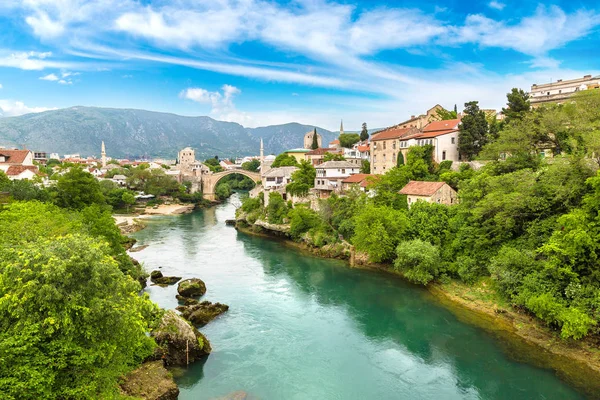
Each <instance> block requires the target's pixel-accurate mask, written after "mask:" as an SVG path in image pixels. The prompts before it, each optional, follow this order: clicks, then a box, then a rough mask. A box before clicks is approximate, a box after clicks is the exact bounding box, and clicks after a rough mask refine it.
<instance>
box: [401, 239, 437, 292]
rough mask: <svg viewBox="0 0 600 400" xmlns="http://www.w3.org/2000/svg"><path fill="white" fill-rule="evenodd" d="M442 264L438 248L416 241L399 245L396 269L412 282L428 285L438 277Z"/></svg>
mask: <svg viewBox="0 0 600 400" xmlns="http://www.w3.org/2000/svg"><path fill="white" fill-rule="evenodd" d="M440 262H441V261H440V252H439V249H438V248H437V247H436V246H434V245H432V244H431V243H428V242H424V241H422V240H420V239H414V240H409V241H406V242H402V243H400V244H399V245H398V247H397V248H396V260H395V261H394V268H395V269H396V270H397V271H401V272H402V273H403V274H404V276H405V277H406V278H408V280H410V281H411V282H414V283H420V284H422V285H427V284H428V283H429V282H431V281H432V280H433V279H434V278H436V277H437V276H438V274H439V272H440V269H441V268H440Z"/></svg>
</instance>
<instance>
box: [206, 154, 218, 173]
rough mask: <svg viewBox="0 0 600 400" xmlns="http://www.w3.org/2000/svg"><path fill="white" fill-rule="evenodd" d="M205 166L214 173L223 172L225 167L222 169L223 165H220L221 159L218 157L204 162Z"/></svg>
mask: <svg viewBox="0 0 600 400" xmlns="http://www.w3.org/2000/svg"><path fill="white" fill-rule="evenodd" d="M204 165H206V166H207V167H208V168H209V169H210V170H211V171H212V172H221V171H223V167H221V164H220V163H219V157H217V156H214V157H213V158H207V159H206V160H204Z"/></svg>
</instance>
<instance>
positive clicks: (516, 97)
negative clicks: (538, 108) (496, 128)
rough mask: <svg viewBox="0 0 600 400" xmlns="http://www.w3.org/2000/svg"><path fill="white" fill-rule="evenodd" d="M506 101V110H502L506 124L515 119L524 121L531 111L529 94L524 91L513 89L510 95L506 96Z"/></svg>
mask: <svg viewBox="0 0 600 400" xmlns="http://www.w3.org/2000/svg"><path fill="white" fill-rule="evenodd" d="M506 99H507V104H506V108H503V109H502V113H503V114H504V116H505V120H504V121H505V122H506V123H508V122H510V121H512V120H515V119H522V118H523V116H524V115H525V114H526V113H528V112H529V111H530V110H531V104H530V103H529V94H528V93H527V92H525V91H524V90H523V89H518V88H512V89H511V91H510V93H507V94H506Z"/></svg>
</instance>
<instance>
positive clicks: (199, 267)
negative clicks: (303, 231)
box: [134, 196, 584, 400]
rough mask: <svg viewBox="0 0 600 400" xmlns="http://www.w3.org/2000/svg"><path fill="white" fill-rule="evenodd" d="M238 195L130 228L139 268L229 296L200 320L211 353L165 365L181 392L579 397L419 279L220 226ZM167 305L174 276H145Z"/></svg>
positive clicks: (288, 397)
mask: <svg viewBox="0 0 600 400" xmlns="http://www.w3.org/2000/svg"><path fill="white" fill-rule="evenodd" d="M236 202H239V199H238V198H237V197H236V196H234V197H233V198H232V200H231V201H229V202H227V203H225V204H222V205H220V206H217V207H213V208H210V209H206V210H200V211H196V212H194V213H192V214H187V215H182V216H174V217H156V218H154V219H152V220H150V222H149V223H148V227H147V228H146V229H144V230H142V231H140V232H137V233H136V234H135V235H134V236H135V237H136V238H137V239H138V245H149V246H148V247H147V248H146V249H144V250H142V251H140V252H137V253H135V254H134V256H135V257H136V258H137V259H138V260H139V261H141V262H143V263H144V266H145V268H146V269H147V270H148V271H150V270H153V269H158V268H159V267H161V270H162V272H163V273H164V274H165V275H176V276H183V277H199V278H201V279H203V280H204V281H205V283H206V286H207V288H208V291H207V293H206V294H205V295H204V297H203V299H206V300H210V301H213V302H222V303H225V304H228V305H229V306H230V310H229V312H227V313H225V314H223V315H221V316H220V317H219V318H217V319H216V320H214V321H212V322H211V323H209V324H208V325H207V326H205V327H204V328H202V329H201V331H202V332H203V333H204V334H205V335H206V336H207V337H208V338H209V340H210V342H211V344H212V347H213V353H212V354H211V355H210V356H209V357H208V358H207V359H206V360H205V361H204V362H199V363H196V364H193V365H191V366H190V367H189V368H188V369H187V370H184V371H180V372H179V373H177V374H176V380H177V383H178V384H179V386H180V389H181V394H180V397H179V398H180V399H182V400H192V399H194V400H202V399H214V398H219V397H221V396H225V395H227V394H229V393H231V392H235V391H244V392H247V393H248V396H249V398H250V399H262V400H270V399H277V400H279V399H282V400H283V399H284V400H293V399H298V400H310V399H315V400H320V399H323V400H334V399H340V400H341V399H343V400H353V399H357V400H358V399H361V400H363V399H378V400H384V399H545V400H550V399H557V400H558V399H560V400H565V399H579V398H584V397H583V395H582V394H580V393H579V392H577V391H576V390H575V389H573V388H572V387H571V386H569V385H568V384H567V383H565V382H563V381H561V380H560V379H559V378H557V377H556V375H555V373H554V372H553V371H551V370H548V369H542V368H538V367H535V366H533V365H531V364H528V363H524V362H518V361H516V359H518V358H519V357H515V356H514V354H513V355H511V352H510V351H507V350H506V346H505V345H504V344H503V343H502V340H500V339H498V338H496V337H494V336H493V335H491V334H489V333H488V332H486V331H484V330H482V329H481V328H478V327H475V326H473V325H469V324H466V323H463V322H461V321H459V320H458V319H457V318H456V317H455V315H454V314H453V313H452V312H450V311H448V310H447V309H446V308H444V307H442V306H441V305H439V304H438V303H437V302H436V301H435V299H433V298H432V296H431V295H430V294H429V293H428V292H427V291H426V290H424V289H422V288H419V287H415V286H412V285H409V284H408V283H406V282H404V281H402V280H400V279H396V278H394V277H391V276H387V275H384V274H380V273H375V272H371V271H364V270H356V269H350V268H349V267H348V266H347V265H346V264H345V263H343V262H339V261H332V260H324V259H319V258H315V257H312V256H309V255H306V254H304V253H301V252H298V251H296V250H294V249H292V248H290V247H286V246H285V245H284V244H282V243H281V242H278V241H275V240H269V239H265V238H260V237H253V236H248V235H245V234H242V233H238V232H237V231H236V230H235V229H234V228H232V227H228V226H226V225H225V220H226V219H228V218H232V217H233V215H234V212H235V207H234V204H235V203H236ZM146 290H147V291H148V292H149V294H150V296H151V298H152V299H153V300H154V301H156V302H157V303H158V304H159V305H160V306H162V307H164V308H175V307H176V306H177V300H176V299H175V294H176V285H175V286H170V287H166V288H161V287H156V286H150V287H148V288H147V289H146Z"/></svg>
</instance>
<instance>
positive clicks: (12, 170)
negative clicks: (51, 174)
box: [6, 165, 39, 176]
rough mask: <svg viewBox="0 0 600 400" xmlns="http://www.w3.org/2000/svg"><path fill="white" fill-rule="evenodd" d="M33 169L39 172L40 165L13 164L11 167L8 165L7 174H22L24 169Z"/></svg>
mask: <svg viewBox="0 0 600 400" xmlns="http://www.w3.org/2000/svg"><path fill="white" fill-rule="evenodd" d="M27 170H29V171H33V172H34V173H35V174H37V173H38V172H39V171H38V167H36V166H35V165H11V166H10V167H8V169H7V170H6V175H8V176H18V175H21V173H23V172H24V171H27Z"/></svg>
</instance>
